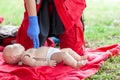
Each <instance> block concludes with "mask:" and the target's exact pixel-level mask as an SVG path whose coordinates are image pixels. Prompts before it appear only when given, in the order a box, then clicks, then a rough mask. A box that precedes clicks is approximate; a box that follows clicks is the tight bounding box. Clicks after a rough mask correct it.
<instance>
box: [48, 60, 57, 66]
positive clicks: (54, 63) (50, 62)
mask: <svg viewBox="0 0 120 80" xmlns="http://www.w3.org/2000/svg"><path fill="white" fill-rule="evenodd" d="M56 64H57V62H56V61H55V60H50V61H48V65H49V66H51V67H54V66H56Z"/></svg>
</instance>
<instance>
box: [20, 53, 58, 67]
mask: <svg viewBox="0 0 120 80" xmlns="http://www.w3.org/2000/svg"><path fill="white" fill-rule="evenodd" d="M21 61H22V62H23V63H24V64H25V65H28V66H31V67H37V66H51V67H52V66H56V61H54V60H50V61H48V60H45V59H42V58H39V59H35V58H32V57H30V56H29V55H25V56H24V57H23V58H22V60H21Z"/></svg>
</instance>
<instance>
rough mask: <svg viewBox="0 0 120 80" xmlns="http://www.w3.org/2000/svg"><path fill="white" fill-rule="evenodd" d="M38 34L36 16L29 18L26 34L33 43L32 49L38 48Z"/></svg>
mask: <svg viewBox="0 0 120 80" xmlns="http://www.w3.org/2000/svg"><path fill="white" fill-rule="evenodd" d="M39 33H40V27H39V24H38V18H37V16H29V26H28V30H27V34H28V36H29V37H30V39H31V40H32V41H33V44H34V48H38V47H39V37H38V36H39Z"/></svg>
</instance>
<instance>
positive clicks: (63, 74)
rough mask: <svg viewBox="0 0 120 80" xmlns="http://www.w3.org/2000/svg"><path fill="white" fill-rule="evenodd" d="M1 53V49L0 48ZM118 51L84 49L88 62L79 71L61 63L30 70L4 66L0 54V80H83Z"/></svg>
mask: <svg viewBox="0 0 120 80" xmlns="http://www.w3.org/2000/svg"><path fill="white" fill-rule="evenodd" d="M0 49H1V51H2V49H3V47H0ZM119 51H120V45H118V44H114V45H111V46H105V47H100V48H96V49H94V50H93V49H88V48H87V49H86V51H85V54H87V55H88V62H87V64H86V65H85V66H84V67H81V68H80V69H79V70H76V69H73V68H71V67H70V66H65V65H63V64H62V63H61V64H58V65H57V66H56V67H54V68H51V67H48V66H42V67H36V68H31V67H28V66H25V65H23V66H17V65H9V64H6V63H5V62H4V61H3V59H2V57H1V56H2V52H1V53H0V80H85V79H86V78H88V77H90V76H91V75H93V74H95V73H96V72H98V70H99V69H100V65H102V64H103V63H104V61H105V60H106V59H108V58H109V57H110V56H111V55H113V56H117V55H118V52H119Z"/></svg>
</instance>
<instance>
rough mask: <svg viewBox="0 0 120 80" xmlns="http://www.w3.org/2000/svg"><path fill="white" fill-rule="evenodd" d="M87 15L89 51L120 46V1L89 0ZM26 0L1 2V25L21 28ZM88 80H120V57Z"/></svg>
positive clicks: (87, 43) (106, 64) (112, 60)
mask: <svg viewBox="0 0 120 80" xmlns="http://www.w3.org/2000/svg"><path fill="white" fill-rule="evenodd" d="M86 1H87V8H86V9H85V11H84V18H85V32H84V34H85V41H86V47H89V48H96V47H101V46H106V45H111V44H115V43H120V0H86ZM23 7H24V6H23V2H22V0H14V2H13V1H12V0H1V2H0V16H3V17H4V19H5V20H4V22H3V23H2V24H1V25H8V24H11V25H16V26H19V25H20V24H21V21H22V19H23V13H24V8H23ZM87 80H120V56H118V57H111V58H109V59H107V60H106V61H105V62H104V64H103V65H101V68H100V70H99V71H98V72H97V73H96V74H95V75H92V76H91V77H89V78H88V79H87Z"/></svg>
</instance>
